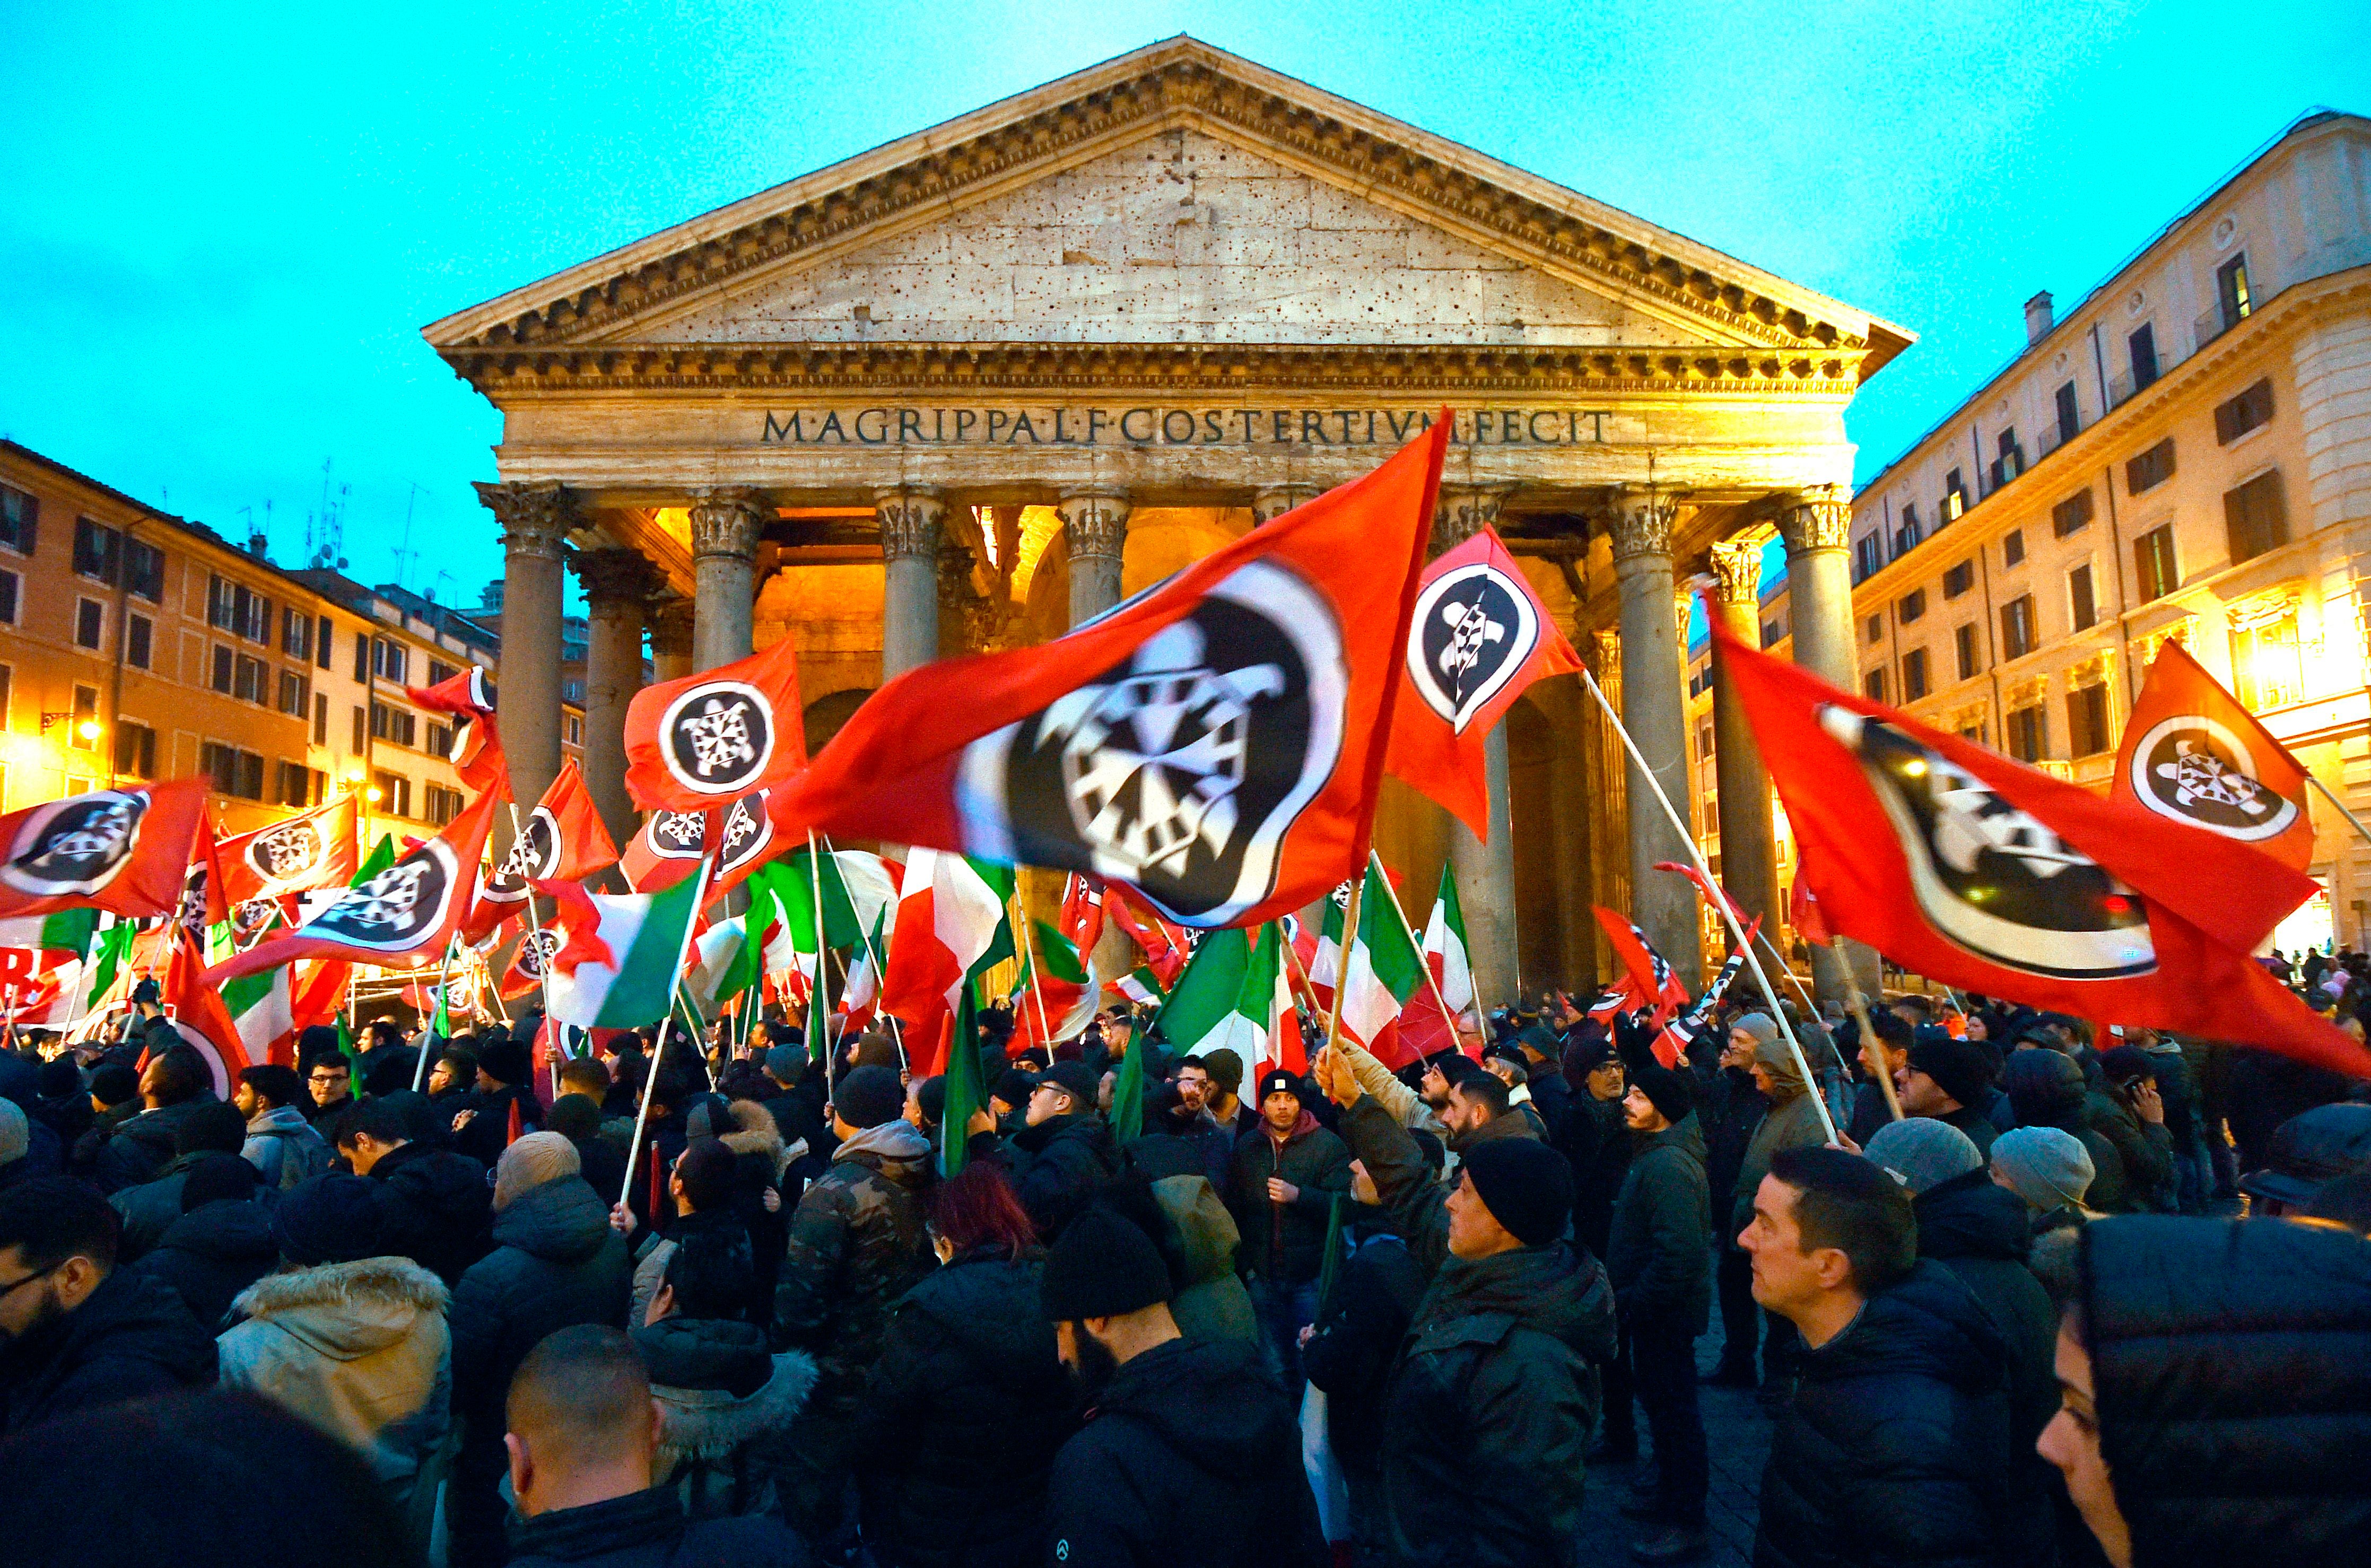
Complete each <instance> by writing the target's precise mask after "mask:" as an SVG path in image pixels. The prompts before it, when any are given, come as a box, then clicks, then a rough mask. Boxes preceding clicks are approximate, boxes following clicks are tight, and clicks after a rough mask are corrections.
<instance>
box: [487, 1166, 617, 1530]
mask: <svg viewBox="0 0 2371 1568" xmlns="http://www.w3.org/2000/svg"><path fill="white" fill-rule="evenodd" d="M578 1169H579V1167H578V1162H577V1159H576V1146H575V1145H573V1144H572V1143H570V1142H569V1141H568V1140H567V1139H566V1138H564V1137H561V1136H560V1135H559V1134H558V1133H529V1134H527V1135H526V1136H524V1137H522V1138H520V1139H519V1140H518V1142H516V1143H515V1144H513V1145H511V1147H509V1148H507V1149H504V1150H503V1158H502V1162H501V1164H500V1165H499V1166H497V1167H496V1169H495V1172H494V1228H493V1234H494V1250H493V1251H492V1252H489V1253H488V1254H486V1256H484V1257H483V1258H480V1260H478V1262H474V1263H472V1264H470V1265H469V1267H468V1270H466V1271H465V1272H464V1273H463V1274H462V1275H461V1283H460V1284H459V1285H458V1286H456V1287H455V1288H454V1291H453V1305H452V1309H451V1312H450V1315H449V1320H450V1322H451V1324H452V1331H453V1409H454V1411H455V1412H456V1413H457V1414H458V1415H460V1416H461V1417H462V1418H463V1419H464V1420H465V1421H466V1422H467V1423H468V1425H467V1427H466V1429H465V1430H466V1435H465V1436H464V1438H463V1440H462V1444H461V1452H460V1455H459V1457H458V1458H457V1459H456V1460H455V1461H454V1465H453V1478H452V1481H451V1482H450V1483H449V1486H448V1488H447V1491H446V1493H445V1520H446V1525H447V1528H449V1529H450V1531H451V1534H452V1550H451V1557H450V1561H451V1562H453V1564H454V1565H455V1568H474V1565H479V1564H486V1563H494V1562H501V1561H502V1556H503V1535H502V1531H503V1508H502V1500H501V1498H500V1497H498V1496H497V1495H495V1493H494V1484H495V1482H497V1481H498V1480H499V1479H500V1478H501V1476H502V1473H503V1463H504V1460H503V1395H504V1393H505V1391H506V1390H507V1389H509V1388H510V1385H511V1377H512V1374H514V1373H515V1372H516V1371H517V1370H518V1366H519V1363H520V1362H521V1361H523V1360H524V1359H526V1354H527V1352H528V1351H530V1350H533V1349H534V1348H535V1346H536V1345H537V1343H538V1342H540V1341H541V1340H542V1339H543V1338H544V1336H546V1335H547V1334H549V1333H551V1332H554V1331H556V1330H559V1329H564V1328H567V1327H570V1326H571V1325H573V1324H578V1323H606V1324H612V1325H615V1324H620V1323H623V1322H624V1321H625V1320H626V1304H627V1301H628V1299H629V1298H630V1295H631V1293H632V1289H633V1262H632V1258H631V1255H630V1250H629V1249H628V1247H627V1245H626V1239H625V1237H623V1236H622V1235H619V1233H618V1231H617V1230H615V1229H613V1228H611V1226H610V1223H609V1205H607V1202H605V1201H604V1200H603V1199H602V1198H601V1196H600V1195H599V1194H597V1193H595V1192H594V1191H593V1189H592V1188H591V1187H590V1186H588V1185H586V1184H585V1182H584V1177H583V1176H581V1175H579V1174H578Z"/></svg>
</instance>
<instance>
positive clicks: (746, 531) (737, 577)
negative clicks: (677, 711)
mask: <svg viewBox="0 0 2371 1568" xmlns="http://www.w3.org/2000/svg"><path fill="white" fill-rule="evenodd" d="M773 514H774V509H773V508H772V507H771V506H770V505H769V504H767V502H766V500H765V498H764V497H763V496H762V495H760V494H759V493H758V491H756V490H749V489H746V488H745V487H743V486H739V485H717V486H711V487H710V488H708V489H705V490H699V491H697V492H695V494H694V497H693V500H692V503H691V582H692V612H691V667H692V668H693V669H695V670H712V669H714V668H716V666H717V665H719V664H730V663H733V662H734V660H736V659H746V658H747V657H748V656H749V655H750V653H751V651H753V649H752V645H751V642H750V621H751V618H752V612H753V609H754V606H755V604H756V600H757V594H758V540H759V539H760V538H762V537H763V536H765V531H766V520H767V519H768V518H769V517H771V516H772V515H773Z"/></svg>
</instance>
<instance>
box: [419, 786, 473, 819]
mask: <svg viewBox="0 0 2371 1568" xmlns="http://www.w3.org/2000/svg"><path fill="white" fill-rule="evenodd" d="M420 796H421V803H422V807H423V808H424V809H425V810H426V812H427V813H428V821H429V824H430V825H432V826H434V827H443V826H444V825H445V824H447V823H449V822H451V821H452V820H453V819H454V818H455V817H457V816H459V815H460V814H461V808H462V806H463V805H465V804H466V803H467V802H466V801H463V800H462V798H461V791H460V790H447V789H446V788H445V786H443V785H442V784H431V785H429V786H427V787H426V788H425V789H423V790H421V792H420Z"/></svg>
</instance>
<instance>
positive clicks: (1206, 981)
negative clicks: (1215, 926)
mask: <svg viewBox="0 0 2371 1568" xmlns="http://www.w3.org/2000/svg"><path fill="white" fill-rule="evenodd" d="M1255 939H1256V940H1255ZM1161 1032H1162V1034H1163V1035H1165V1036H1167V1037H1168V1040H1169V1043H1171V1044H1173V1045H1174V1046H1176V1047H1177V1048H1178V1049H1179V1050H1180V1051H1183V1052H1184V1053H1185V1055H1188V1056H1207V1055H1210V1054H1211V1053H1213V1052H1217V1051H1232V1052H1233V1053H1234V1054H1235V1055H1236V1057H1237V1059H1239V1060H1240V1061H1241V1062H1242V1063H1243V1081H1244V1082H1245V1083H1250V1082H1253V1081H1254V1080H1255V1078H1257V1076H1258V1073H1259V1069H1260V1065H1261V1064H1262V1063H1264V1062H1281V1063H1282V1064H1283V1065H1284V1066H1288V1067H1290V1068H1291V1069H1292V1070H1293V1071H1294V1072H1304V1071H1306V1070H1307V1069H1308V1066H1309V1062H1308V1057H1307V1055H1306V1053H1304V1052H1303V1051H1302V1049H1301V1024H1300V1020H1299V1018H1298V1017H1297V1016H1296V1015H1295V1014H1294V1012H1293V1010H1292V991H1291V987H1290V986H1289V985H1288V984H1287V983H1286V978H1285V961H1284V934H1283V931H1282V929H1281V928H1279V927H1278V924H1277V923H1276V922H1275V921H1273V920H1270V921H1267V922H1266V923H1265V924H1264V925H1262V926H1260V927H1259V928H1257V929H1256V931H1250V930H1245V929H1243V928H1240V927H1228V928H1223V929H1220V930H1216V931H1212V932H1211V933H1209V935H1208V936H1206V937H1204V938H1203V939H1202V943H1201V945H1200V946H1199V947H1197V948H1196V949H1195V950H1194V957H1193V959H1192V961H1191V962H1189V963H1187V964H1186V965H1185V973H1184V974H1180V975H1179V976H1178V977H1177V986H1176V988H1175V989H1174V990H1172V991H1171V992H1170V993H1169V1005H1168V1006H1167V1007H1165V1008H1163V1009H1162V1011H1161Z"/></svg>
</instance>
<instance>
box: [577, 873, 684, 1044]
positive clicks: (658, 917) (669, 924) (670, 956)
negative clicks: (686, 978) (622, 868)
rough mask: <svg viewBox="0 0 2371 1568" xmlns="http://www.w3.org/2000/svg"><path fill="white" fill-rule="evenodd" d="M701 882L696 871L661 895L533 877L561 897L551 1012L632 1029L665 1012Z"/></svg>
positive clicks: (586, 1025) (587, 1025) (589, 1024)
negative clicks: (588, 889)
mask: <svg viewBox="0 0 2371 1568" xmlns="http://www.w3.org/2000/svg"><path fill="white" fill-rule="evenodd" d="M705 882H706V879H705V878H704V877H700V876H693V877H691V878H689V879H688V880H687V881H684V882H677V883H676V884H675V885H674V886H672V887H668V888H665V889H663V890H662V891H660V892H658V893H630V894H597V893H587V892H585V891H584V884H583V883H581V882H538V883H537V884H536V891H537V892H538V893H547V894H550V895H551V896H552V897H553V898H555V899H556V900H558V901H559V909H558V911H557V913H556V914H555V916H554V917H553V924H554V925H556V926H558V927H559V928H560V931H561V944H560V950H559V951H557V952H555V953H553V954H552V956H551V960H550V963H549V966H548V968H549V974H550V995H551V1016H552V1017H553V1018H556V1019H558V1020H561V1022H562V1023H573V1024H574V1025H576V1026H577V1027H578V1028H579V1029H636V1028H640V1027H641V1026H642V1025H643V1024H646V1023H656V1022H658V1021H659V1020H662V1019H664V1018H665V1017H666V1016H667V1012H668V1009H670V1007H671V1006H672V1005H673V1002H674V998H675V993H676V977H677V972H678V968H679V966H680V965H681V963H682V962H683V955H684V948H685V943H686V941H687V940H688V933H689V932H690V930H691V923H692V919H693V917H695V916H697V915H698V914H699V913H700V898H701V896H702V889H703V885H704V883H705Z"/></svg>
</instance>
